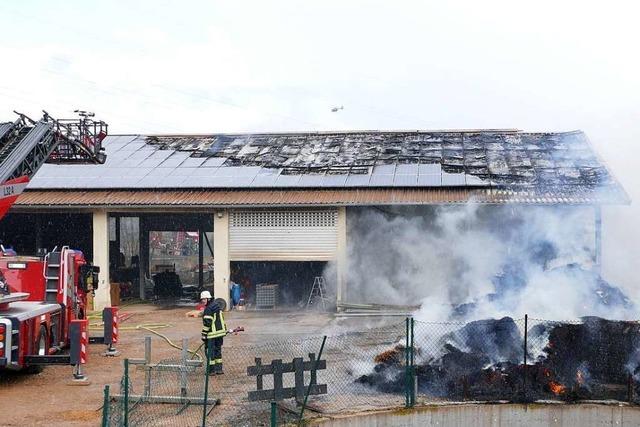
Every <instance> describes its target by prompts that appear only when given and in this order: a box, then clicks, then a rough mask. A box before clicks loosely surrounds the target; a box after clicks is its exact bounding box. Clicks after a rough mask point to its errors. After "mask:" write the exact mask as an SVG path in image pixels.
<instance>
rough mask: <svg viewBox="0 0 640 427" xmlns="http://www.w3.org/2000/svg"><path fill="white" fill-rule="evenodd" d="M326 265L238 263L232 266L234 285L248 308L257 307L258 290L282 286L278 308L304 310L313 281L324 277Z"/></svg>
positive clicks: (310, 262)
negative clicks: (239, 289)
mask: <svg viewBox="0 0 640 427" xmlns="http://www.w3.org/2000/svg"><path fill="white" fill-rule="evenodd" d="M326 265H327V263H326V262H324V261H235V262H231V281H232V282H234V283H237V284H239V285H240V287H241V294H242V298H244V299H245V301H246V303H247V307H248V308H255V306H256V291H257V287H258V286H260V285H262V284H268V285H278V287H277V294H278V295H277V307H276V308H285V309H286V308H300V309H304V308H305V307H306V304H307V300H308V299H309V294H310V292H311V288H312V287H313V281H314V279H315V278H316V277H321V276H322V275H323V272H324V270H325V267H326Z"/></svg>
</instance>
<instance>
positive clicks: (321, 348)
mask: <svg viewBox="0 0 640 427" xmlns="http://www.w3.org/2000/svg"><path fill="white" fill-rule="evenodd" d="M326 342H327V336H326V335H325V336H323V337H322V344H321V345H320V351H319V352H318V358H317V359H316V363H315V365H314V367H313V370H314V371H316V372H317V371H318V365H319V364H320V360H321V359H322V351H323V350H324V344H325V343H326ZM311 386H313V381H309V387H307V393H306V394H305V395H304V402H302V408H301V409H300V418H299V419H298V426H301V425H302V422H303V421H304V410H305V408H306V407H307V401H308V400H309V394H310V393H311Z"/></svg>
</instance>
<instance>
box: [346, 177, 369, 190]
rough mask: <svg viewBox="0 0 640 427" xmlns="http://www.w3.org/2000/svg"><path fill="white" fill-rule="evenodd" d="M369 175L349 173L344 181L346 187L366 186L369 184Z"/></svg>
mask: <svg viewBox="0 0 640 427" xmlns="http://www.w3.org/2000/svg"><path fill="white" fill-rule="evenodd" d="M370 179H371V175H369V174H350V175H349V176H348V177H347V181H346V182H345V183H344V185H345V186H347V187H366V186H368V185H369V180H370Z"/></svg>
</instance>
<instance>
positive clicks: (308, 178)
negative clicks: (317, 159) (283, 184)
mask: <svg viewBox="0 0 640 427" xmlns="http://www.w3.org/2000/svg"><path fill="white" fill-rule="evenodd" d="M323 179H324V174H313V175H311V174H309V175H302V176H301V177H300V181H299V182H298V186H299V187H322V180H323Z"/></svg>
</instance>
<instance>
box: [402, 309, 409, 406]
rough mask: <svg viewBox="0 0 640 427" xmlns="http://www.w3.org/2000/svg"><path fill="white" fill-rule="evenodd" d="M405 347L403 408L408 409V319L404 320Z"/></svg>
mask: <svg viewBox="0 0 640 427" xmlns="http://www.w3.org/2000/svg"><path fill="white" fill-rule="evenodd" d="M404 323H405V345H404V406H405V408H408V407H409V406H410V405H411V398H410V396H411V394H410V393H411V391H410V387H411V386H410V384H409V378H410V373H409V371H410V369H411V368H410V366H409V365H410V363H411V360H410V358H409V351H411V350H409V347H410V343H409V318H408V317H407V318H406V319H405V322H404Z"/></svg>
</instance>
